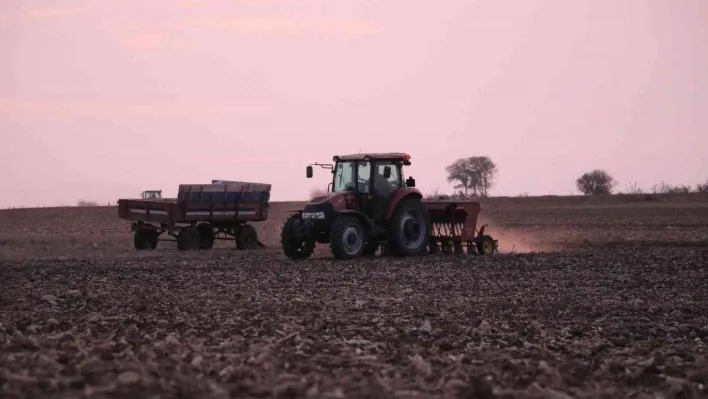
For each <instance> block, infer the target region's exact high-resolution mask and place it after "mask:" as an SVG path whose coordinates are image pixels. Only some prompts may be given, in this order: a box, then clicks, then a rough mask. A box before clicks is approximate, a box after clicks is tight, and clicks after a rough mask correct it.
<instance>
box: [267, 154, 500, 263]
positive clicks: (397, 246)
mask: <svg viewBox="0 0 708 399" xmlns="http://www.w3.org/2000/svg"><path fill="white" fill-rule="evenodd" d="M410 158H411V157H410V155H408V154H404V153H383V154H353V155H339V156H335V157H334V158H333V161H334V162H335V163H334V164H319V163H315V164H312V165H308V166H307V177H308V178H311V177H312V175H313V168H312V167H313V165H315V166H320V167H322V168H325V169H330V170H331V171H332V175H333V178H332V182H331V183H330V184H329V187H328V193H327V194H326V195H323V196H320V197H317V198H313V199H312V200H311V201H310V202H309V203H307V204H306V205H305V207H304V209H302V210H297V211H296V213H295V214H293V215H291V216H290V217H289V218H288V219H287V221H286V222H285V224H284V225H283V230H282V233H281V245H282V248H283V251H284V253H285V255H286V256H287V257H289V258H291V259H305V258H308V257H309V256H310V255H312V253H313V251H314V248H315V245H316V243H322V244H326V243H329V245H330V249H331V251H332V254H333V255H334V257H335V258H337V259H352V258H356V257H358V256H361V255H374V254H375V253H376V251H377V249H378V248H379V247H381V248H382V252H385V253H386V254H390V255H393V256H413V255H420V254H424V253H427V252H430V253H434V252H438V251H439V250H442V251H448V250H451V249H454V250H455V252H458V253H460V252H464V247H467V250H468V252H475V253H482V254H491V253H493V252H495V251H496V250H497V241H496V240H493V239H492V238H491V237H490V236H488V235H484V234H483V232H484V226H483V227H482V228H481V229H480V231H479V232H477V230H476V224H477V215H478V214H479V211H480V209H481V208H480V205H479V203H478V202H474V201H464V202H457V201H423V195H422V194H421V192H420V190H418V189H417V188H415V179H413V178H412V177H409V178H408V179H406V180H405V181H404V180H403V178H404V177H403V166H404V165H410V164H411V163H410ZM475 233H477V234H475Z"/></svg>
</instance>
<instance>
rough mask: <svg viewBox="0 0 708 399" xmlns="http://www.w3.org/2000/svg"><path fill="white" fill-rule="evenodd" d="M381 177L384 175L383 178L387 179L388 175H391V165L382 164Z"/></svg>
mask: <svg viewBox="0 0 708 399" xmlns="http://www.w3.org/2000/svg"><path fill="white" fill-rule="evenodd" d="M383 177H384V179H388V178H389V177H391V167H390V166H384V172H383Z"/></svg>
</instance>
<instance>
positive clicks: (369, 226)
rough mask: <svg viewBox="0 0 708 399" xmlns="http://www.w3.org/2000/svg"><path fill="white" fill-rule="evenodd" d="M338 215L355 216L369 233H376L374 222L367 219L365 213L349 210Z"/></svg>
mask: <svg viewBox="0 0 708 399" xmlns="http://www.w3.org/2000/svg"><path fill="white" fill-rule="evenodd" d="M337 214H338V215H354V216H356V217H357V218H358V219H359V221H360V222H361V223H362V224H363V225H364V228H366V229H367V230H368V231H367V233H369V234H371V233H373V232H374V231H375V226H374V221H373V220H371V219H369V218H367V217H366V216H364V214H363V213H361V212H359V211H353V210H350V209H347V210H342V211H339V212H337Z"/></svg>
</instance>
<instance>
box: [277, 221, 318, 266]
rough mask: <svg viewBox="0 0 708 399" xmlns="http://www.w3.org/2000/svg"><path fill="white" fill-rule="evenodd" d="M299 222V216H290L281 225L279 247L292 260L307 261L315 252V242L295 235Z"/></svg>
mask: <svg viewBox="0 0 708 399" xmlns="http://www.w3.org/2000/svg"><path fill="white" fill-rule="evenodd" d="M301 222H302V219H301V218H300V215H298V214H295V215H291V216H290V217H289V218H288V219H287V220H286V221H285V223H284V224H283V230H282V232H281V233H280V245H281V247H282V248H283V252H284V253H285V256H287V257H288V258H290V259H292V260H302V259H307V258H309V257H310V256H311V255H312V253H313V252H314V251H315V242H314V241H308V240H305V239H304V238H302V237H301V236H299V234H298V233H297V229H298V227H299V224H300V223H301Z"/></svg>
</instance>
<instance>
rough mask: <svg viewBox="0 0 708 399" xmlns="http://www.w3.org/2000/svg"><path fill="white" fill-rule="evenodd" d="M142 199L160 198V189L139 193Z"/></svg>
mask: <svg viewBox="0 0 708 399" xmlns="http://www.w3.org/2000/svg"><path fill="white" fill-rule="evenodd" d="M140 198H142V199H160V198H162V190H146V191H143V192H142V193H140Z"/></svg>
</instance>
